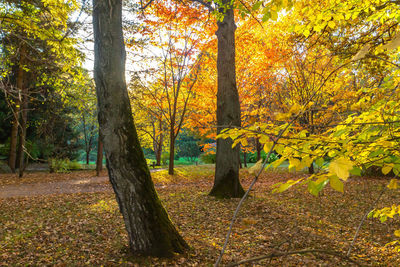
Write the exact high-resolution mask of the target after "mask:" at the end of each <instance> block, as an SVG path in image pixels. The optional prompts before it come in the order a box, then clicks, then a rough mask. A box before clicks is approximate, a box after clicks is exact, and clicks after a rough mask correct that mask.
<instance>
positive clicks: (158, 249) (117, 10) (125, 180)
mask: <svg viewBox="0 0 400 267" xmlns="http://www.w3.org/2000/svg"><path fill="white" fill-rule="evenodd" d="M121 2H122V0H93V28H94V40H95V49H94V50H95V71H94V77H95V82H96V94H97V100H98V108H99V125H100V128H101V131H102V135H103V144H104V151H105V154H106V159H107V168H108V173H109V177H110V182H111V184H112V186H113V189H114V192H115V194H116V199H117V202H118V205H119V208H120V211H121V213H122V215H123V218H124V222H125V227H126V230H127V231H128V237H129V245H130V249H131V251H132V252H133V253H135V254H142V255H150V256H157V257H166V256H172V255H173V253H174V252H177V253H181V252H183V251H184V250H185V249H186V248H187V247H188V245H187V244H186V242H185V241H184V240H183V238H182V237H181V236H180V235H179V233H178V232H177V230H176V229H175V227H174V226H173V224H172V223H171V221H170V219H169V218H168V214H167V212H166V211H165V209H164V208H163V206H162V205H161V202H160V200H159V199H158V196H157V193H156V191H155V188H154V184H153V182H152V180H151V177H150V172H149V169H148V167H147V164H146V160H145V158H144V154H143V151H142V149H141V147H140V144H139V140H138V137H137V133H136V129H135V126H134V123H133V118H132V111H131V106H130V103H129V97H128V93H127V90H126V83H125V47H124V40H123V35H122V3H121Z"/></svg>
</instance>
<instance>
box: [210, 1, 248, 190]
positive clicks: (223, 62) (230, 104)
mask: <svg viewBox="0 0 400 267" xmlns="http://www.w3.org/2000/svg"><path fill="white" fill-rule="evenodd" d="M228 3H230V1H229V0H223V1H222V4H223V5H228ZM225 7H227V9H225V10H226V11H225V14H224V19H223V21H219V22H218V30H217V32H216V35H217V38H218V58H217V71H218V92H217V125H218V127H217V132H218V133H219V132H220V131H221V130H222V126H227V125H232V126H240V103H239V93H238V90H237V88H236V71H235V30H236V25H235V19H234V14H233V9H232V7H229V6H225ZM223 11H224V8H221V10H220V12H223ZM210 195H212V196H216V197H220V198H231V197H242V196H243V195H244V190H243V188H242V185H241V184H240V181H239V147H238V146H236V147H235V148H233V149H232V140H231V139H217V156H216V166H215V178H214V186H213V188H212V190H211V192H210Z"/></svg>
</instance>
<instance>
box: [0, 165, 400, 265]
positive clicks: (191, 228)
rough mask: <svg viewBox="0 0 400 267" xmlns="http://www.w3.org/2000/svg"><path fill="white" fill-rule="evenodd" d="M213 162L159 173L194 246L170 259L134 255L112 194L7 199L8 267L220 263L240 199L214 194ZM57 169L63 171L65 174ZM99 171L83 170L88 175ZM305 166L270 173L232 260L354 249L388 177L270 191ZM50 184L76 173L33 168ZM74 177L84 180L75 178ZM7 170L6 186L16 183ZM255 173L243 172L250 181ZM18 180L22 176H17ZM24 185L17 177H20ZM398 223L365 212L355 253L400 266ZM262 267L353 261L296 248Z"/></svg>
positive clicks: (3, 230) (391, 197)
mask: <svg viewBox="0 0 400 267" xmlns="http://www.w3.org/2000/svg"><path fill="white" fill-rule="evenodd" d="M212 174H213V169H212V167H211V166H197V167H184V168H179V169H177V175H175V176H174V177H172V178H171V177H169V176H168V175H167V174H166V171H160V172H157V173H153V174H152V175H153V177H154V180H155V182H156V187H157V191H158V193H159V196H160V198H161V199H162V201H163V204H164V205H165V206H166V208H167V210H168V212H169V215H170V217H171V219H172V220H173V221H174V223H175V225H176V226H177V227H178V228H179V231H180V232H181V234H182V235H183V236H184V238H185V239H186V240H187V241H188V243H189V244H190V245H191V247H192V249H191V250H190V251H188V252H187V253H186V254H185V255H177V256H176V257H174V258H172V259H154V258H143V257H135V256H133V255H130V254H129V251H128V249H127V246H126V244H127V235H126V233H125V229H124V226H123V221H122V217H121V216H120V214H119V211H118V207H117V204H116V201H115V198H114V194H113V192H111V191H107V192H98V193H84V194H82V193H77V194H60V195H50V196H48V195H47V196H34V197H19V198H6V199H0V225H1V227H0V266H15V265H39V266H41V265H65V266H71V265H75V266H76V265H104V266H121V265H127V266H146V265H147V266H212V265H213V263H214V262H215V260H216V258H217V257H218V254H219V250H220V249H221V246H222V244H223V242H224V238H225V235H226V232H227V229H228V227H229V223H230V219H231V217H232V214H233V211H234V209H235V207H236V205H237V204H238V200H237V199H235V200H226V199H225V200H220V199H215V198H213V197H209V196H208V195H207V193H208V191H209V190H210V188H211V186H212V180H213V175H212ZM57 175H59V176H57ZM90 175H93V172H88V173H79V176H82V177H88V176H90ZM299 175H304V174H300V173H296V174H293V173H292V174H291V173H286V172H267V173H265V174H263V175H262V177H261V178H260V180H259V182H258V183H257V184H256V187H255V189H254V190H253V191H252V193H251V197H250V198H249V199H248V200H247V201H246V202H245V204H244V206H243V208H242V210H241V212H240V214H239V219H238V221H237V222H236V224H235V226H234V229H233V234H232V237H231V240H230V242H229V246H228V249H227V251H226V253H225V255H224V257H223V261H222V263H223V264H224V265H227V264H230V263H233V262H237V261H240V260H243V259H247V258H252V257H256V256H260V255H265V254H269V253H272V252H286V251H295V250H302V249H321V250H327V251H337V252H339V253H342V254H346V252H347V250H348V248H349V244H350V242H351V240H352V239H353V236H354V233H355V231H356V228H357V226H358V224H359V221H360V219H361V217H362V215H363V214H364V213H365V211H366V210H368V209H369V207H370V206H371V205H372V203H373V202H374V201H375V199H376V198H377V196H378V195H379V194H380V191H381V189H382V187H383V186H385V184H386V183H387V182H388V181H387V180H385V179H383V178H379V177H376V178H353V179H349V181H348V182H347V183H346V185H345V193H344V194H342V193H338V192H334V191H332V190H330V189H327V190H325V191H324V192H323V193H322V195H321V196H320V197H318V198H317V197H314V196H312V195H310V194H308V193H307V192H306V189H305V188H303V187H298V188H295V189H290V190H288V191H287V192H284V193H281V194H272V193H271V186H272V185H273V184H275V183H277V182H283V181H285V180H287V179H293V178H294V177H295V176H299ZM34 176H35V177H36V179H34V178H32V177H31V178H29V179H28V181H29V182H43V181H52V180H53V179H56V180H63V179H70V178H71V177H74V176H73V174H69V176H68V175H64V174H63V175H61V174H51V175H49V174H46V173H40V174H38V173H35V175H34ZM75 178H76V177H75ZM13 179H14V178H12V177H8V179H7V182H3V184H12V181H13ZM250 180H251V177H249V175H248V174H246V171H243V172H242V183H243V185H244V187H248V186H249V183H250ZM14 181H17V180H14ZM17 182H18V181H17ZM399 196H400V195H399V193H398V192H396V191H393V190H387V191H386V192H385V194H384V195H383V197H382V198H381V200H380V202H379V204H378V207H383V206H391V205H392V204H396V202H397V201H398V199H399ZM396 229H400V222H399V220H398V219H394V220H388V221H386V222H385V223H380V222H379V221H378V220H376V219H367V220H366V221H365V223H364V225H363V227H362V228H361V231H360V234H359V237H358V239H357V240H356V242H355V244H354V248H353V251H352V253H351V258H352V259H353V260H355V261H357V262H358V263H360V264H361V265H370V266H379V265H381V266H399V265H400V256H399V254H398V253H397V252H396V251H395V249H394V248H393V247H390V246H387V247H385V244H386V243H388V242H390V241H392V240H394V239H395V237H394V235H393V232H394V230H396ZM253 264H256V265H259V266H266V265H269V266H296V265H297V266H349V265H351V263H349V262H348V261H346V260H345V259H343V258H341V257H337V256H331V255H326V254H324V253H319V254H311V253H307V254H294V255H288V256H281V257H276V258H272V259H264V260H262V261H258V262H257V263H253Z"/></svg>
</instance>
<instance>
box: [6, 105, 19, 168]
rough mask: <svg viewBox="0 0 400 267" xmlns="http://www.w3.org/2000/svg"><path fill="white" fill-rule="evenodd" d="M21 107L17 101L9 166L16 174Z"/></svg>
mask: <svg viewBox="0 0 400 267" xmlns="http://www.w3.org/2000/svg"><path fill="white" fill-rule="evenodd" d="M20 105H21V101H19V100H17V101H16V104H15V108H14V121H13V125H12V128H11V137H10V152H9V156H8V166H10V169H11V171H12V172H13V173H15V167H16V159H17V141H18V125H19V112H20Z"/></svg>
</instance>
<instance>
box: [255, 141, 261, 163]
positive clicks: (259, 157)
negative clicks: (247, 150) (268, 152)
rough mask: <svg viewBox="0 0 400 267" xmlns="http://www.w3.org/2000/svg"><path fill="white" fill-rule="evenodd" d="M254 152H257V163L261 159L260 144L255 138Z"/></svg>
mask: <svg viewBox="0 0 400 267" xmlns="http://www.w3.org/2000/svg"><path fill="white" fill-rule="evenodd" d="M256 151H257V161H259V160H260V159H261V144H260V140H259V139H258V138H256Z"/></svg>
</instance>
